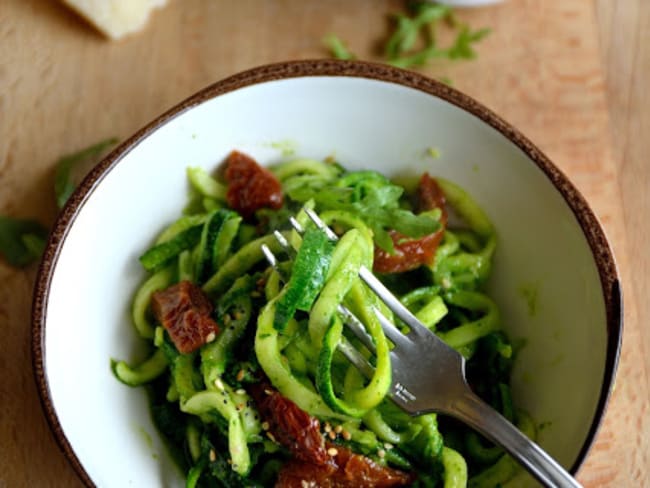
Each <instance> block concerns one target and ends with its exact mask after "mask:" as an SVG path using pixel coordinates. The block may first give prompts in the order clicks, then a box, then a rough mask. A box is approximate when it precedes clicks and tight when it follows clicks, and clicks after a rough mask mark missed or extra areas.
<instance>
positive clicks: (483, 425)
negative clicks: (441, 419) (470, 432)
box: [450, 391, 582, 488]
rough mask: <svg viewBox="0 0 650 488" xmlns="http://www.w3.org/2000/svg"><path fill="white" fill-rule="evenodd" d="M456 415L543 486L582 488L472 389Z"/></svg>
mask: <svg viewBox="0 0 650 488" xmlns="http://www.w3.org/2000/svg"><path fill="white" fill-rule="evenodd" d="M450 413H451V412H450ZM453 415H454V416H456V417H457V418H458V419H459V420H462V421H464V422H466V423H467V424H468V425H469V426H471V427H472V428H474V429H475V430H477V431H478V432H480V433H481V434H483V435H484V436H485V437H487V438H488V439H490V440H492V441H493V442H495V443H497V444H499V445H501V446H502V447H503V448H504V449H505V450H506V451H507V452H508V453H509V454H510V455H511V456H512V457H513V458H515V459H516V460H517V461H518V462H519V463H520V464H521V465H522V466H523V467H524V468H526V469H527V470H528V472H529V473H530V474H532V475H533V476H534V477H535V478H537V480H538V481H539V482H540V483H542V485H544V486H546V487H549V488H582V485H580V483H578V482H577V481H576V479H575V478H573V477H572V476H571V475H570V474H569V473H568V472H567V471H566V470H565V469H564V468H563V467H562V466H560V465H559V464H558V463H557V461H555V460H554V459H553V458H551V456H549V455H548V454H547V453H546V452H544V450H542V449H541V448H540V447H539V446H538V445H537V444H535V443H534V442H533V441H531V440H530V439H529V438H528V437H526V436H525V435H524V434H522V433H521V431H519V429H517V427H515V426H514V425H512V424H511V423H510V422H509V421H508V420H506V419H505V417H503V416H502V415H501V414H499V413H498V412H497V411H496V410H494V409H493V408H491V407H490V406H489V405H487V404H486V403H485V402H484V401H483V400H481V399H480V398H479V397H478V396H476V395H475V394H474V393H472V392H471V391H467V392H466V393H465V394H464V395H462V396H461V397H460V399H459V401H458V402H456V403H455V405H454V412H453Z"/></svg>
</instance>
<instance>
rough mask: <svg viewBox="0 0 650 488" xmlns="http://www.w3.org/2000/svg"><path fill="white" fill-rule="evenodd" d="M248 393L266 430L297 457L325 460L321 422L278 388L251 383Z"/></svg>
mask: <svg viewBox="0 0 650 488" xmlns="http://www.w3.org/2000/svg"><path fill="white" fill-rule="evenodd" d="M249 392H250V394H251V396H252V397H253V399H254V400H255V403H256V404H257V408H258V410H259V412H260V415H261V416H262V419H264V420H265V421H267V422H268V423H269V432H270V433H271V435H273V437H274V438H275V440H276V441H278V442H279V443H280V444H281V445H283V446H285V447H286V448H287V449H289V451H291V453H292V454H293V455H294V456H295V457H296V459H299V460H302V461H305V462H308V463H315V464H323V463H325V462H327V461H328V459H329V458H328V456H327V452H326V451H325V441H324V439H323V435H322V434H321V432H320V422H319V421H318V419H317V418H315V417H312V416H311V415H309V414H308V413H307V412H305V411H303V410H301V409H300V408H299V407H298V405H296V404H295V403H294V402H292V401H291V400H289V399H288V398H285V397H283V396H282V395H281V394H280V393H279V392H278V391H277V390H274V389H273V387H272V386H271V385H270V384H269V383H267V382H262V383H258V384H256V385H251V387H250V388H249Z"/></svg>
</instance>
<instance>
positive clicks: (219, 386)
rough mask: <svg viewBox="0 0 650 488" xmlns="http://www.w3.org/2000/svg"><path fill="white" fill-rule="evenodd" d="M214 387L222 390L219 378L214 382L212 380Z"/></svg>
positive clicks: (221, 382)
mask: <svg viewBox="0 0 650 488" xmlns="http://www.w3.org/2000/svg"><path fill="white" fill-rule="evenodd" d="M214 386H216V387H217V388H218V389H220V390H221V391H223V390H224V386H223V381H221V378H217V379H216V380H214Z"/></svg>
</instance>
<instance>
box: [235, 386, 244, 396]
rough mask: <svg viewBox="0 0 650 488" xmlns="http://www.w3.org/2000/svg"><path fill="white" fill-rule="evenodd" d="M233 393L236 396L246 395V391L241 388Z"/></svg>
mask: <svg viewBox="0 0 650 488" xmlns="http://www.w3.org/2000/svg"><path fill="white" fill-rule="evenodd" d="M235 393H237V394H238V395H245V394H246V390H244V389H243V388H240V389H239V390H237V391H236V392H235Z"/></svg>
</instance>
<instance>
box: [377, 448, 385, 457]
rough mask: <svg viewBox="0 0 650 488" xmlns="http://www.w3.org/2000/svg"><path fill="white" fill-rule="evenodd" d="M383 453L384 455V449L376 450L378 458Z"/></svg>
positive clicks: (382, 455)
mask: <svg viewBox="0 0 650 488" xmlns="http://www.w3.org/2000/svg"><path fill="white" fill-rule="evenodd" d="M385 455H386V451H384V450H383V449H379V451H377V456H379V457H380V458H383V457H384V456H385Z"/></svg>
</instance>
